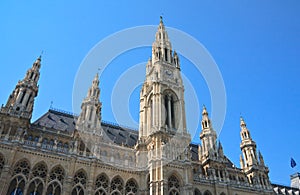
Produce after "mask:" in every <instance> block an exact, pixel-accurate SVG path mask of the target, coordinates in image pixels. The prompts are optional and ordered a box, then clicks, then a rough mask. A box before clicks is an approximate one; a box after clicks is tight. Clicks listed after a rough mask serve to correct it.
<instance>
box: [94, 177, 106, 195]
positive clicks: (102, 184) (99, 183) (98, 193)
mask: <svg viewBox="0 0 300 195" xmlns="http://www.w3.org/2000/svg"><path fill="white" fill-rule="evenodd" d="M108 192H109V180H108V177H107V176H106V175H105V174H104V173H102V174H100V175H99V176H98V177H97V178H96V182H95V195H105V194H108Z"/></svg>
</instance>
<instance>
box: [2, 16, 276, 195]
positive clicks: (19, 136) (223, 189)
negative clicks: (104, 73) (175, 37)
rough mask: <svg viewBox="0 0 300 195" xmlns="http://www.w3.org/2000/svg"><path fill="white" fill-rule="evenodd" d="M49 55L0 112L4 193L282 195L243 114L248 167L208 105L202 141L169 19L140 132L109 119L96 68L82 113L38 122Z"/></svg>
mask: <svg viewBox="0 0 300 195" xmlns="http://www.w3.org/2000/svg"><path fill="white" fill-rule="evenodd" d="M40 67H41V57H39V58H38V59H37V60H36V61H35V62H34V63H33V66H32V67H31V68H30V69H29V70H28V71H27V73H26V76H25V78H24V79H23V80H22V81H19V82H18V84H17V85H16V88H15V90H14V91H13V92H12V94H11V95H10V96H9V98H8V101H7V104H6V105H4V106H2V107H1V111H0V173H1V175H0V194H1V195H11V194H16V195H17V194H18V195H21V194H30V195H31V194H39V195H50V194H52V195H59V194H72V195H84V194H95V195H100V194H101V195H102V194H114V195H118V194H151V195H154V194H155V195H162V194H183V195H185V194H186V195H192V194H195V195H200V194H204V195H210V194H217V195H225V194H227V195H237V194H238V195H246V194H266V195H267V194H274V191H273V187H272V184H271V183H270V180H269V177H268V172H269V170H268V167H267V166H266V165H265V163H264V160H263V156H262V154H260V153H257V151H256V143H255V142H254V141H253V140H252V138H251V136H250V131H249V130H248V128H247V127H246V123H245V121H244V120H243V119H242V118H241V124H240V125H241V139H242V141H241V146H240V147H241V152H242V155H241V157H240V162H241V168H237V167H236V166H235V165H233V163H232V162H231V161H230V160H229V159H228V158H227V157H226V156H225V154H224V153H223V148H222V145H221V143H220V142H217V135H216V132H215V130H214V129H213V126H212V122H211V120H210V118H209V115H208V112H207V110H206V108H205V107H204V108H203V112H202V121H201V125H202V132H201V134H200V135H199V136H200V139H201V144H199V145H194V144H190V142H191V137H190V134H189V132H188V130H187V128H186V115H185V102H184V86H183V82H182V78H181V70H180V60H179V57H178V55H177V53H176V52H175V51H173V50H172V45H171V42H170V40H169V38H168V34H167V32H166V30H165V26H164V24H163V21H162V20H161V21H160V23H159V26H158V30H157V33H156V36H155V41H154V43H153V46H152V58H151V59H149V61H148V63H147V65H146V78H145V82H144V84H143V86H142V89H141V92H140V124H139V131H136V130H132V129H129V128H124V127H122V126H119V125H116V124H110V123H107V122H103V121H101V118H102V117H101V107H102V103H101V102H100V101H99V99H100V89H99V79H98V74H96V76H95V78H94V80H93V82H92V85H91V87H90V88H89V89H88V93H87V96H86V98H85V99H84V100H83V102H82V105H81V113H80V115H79V116H76V115H73V114H70V113H66V112H62V111H59V110H55V109H50V110H49V111H48V112H47V113H45V114H44V115H43V116H41V117H40V118H39V119H37V120H36V121H35V122H33V123H31V122H30V120H31V116H32V111H33V104H34V98H35V97H36V96H37V93H38V80H39V75H40Z"/></svg>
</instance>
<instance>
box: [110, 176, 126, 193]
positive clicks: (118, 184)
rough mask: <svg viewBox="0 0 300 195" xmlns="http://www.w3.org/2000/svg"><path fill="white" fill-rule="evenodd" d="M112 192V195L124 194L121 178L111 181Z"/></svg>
mask: <svg viewBox="0 0 300 195" xmlns="http://www.w3.org/2000/svg"><path fill="white" fill-rule="evenodd" d="M110 186H111V192H112V194H122V192H123V186H124V184H123V181H122V179H121V178H120V177H115V178H114V179H113V180H112V181H111V184H110Z"/></svg>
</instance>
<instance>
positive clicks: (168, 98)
mask: <svg viewBox="0 0 300 195" xmlns="http://www.w3.org/2000/svg"><path fill="white" fill-rule="evenodd" d="M164 94H165V95H164V106H165V117H166V121H165V124H166V126H167V127H168V128H169V129H172V130H176V129H177V128H178V124H177V123H178V121H177V120H179V118H180V116H179V115H180V114H181V113H180V112H178V111H177V109H178V101H177V100H178V98H177V96H176V95H175V93H173V92H172V91H167V92H165V93H164Z"/></svg>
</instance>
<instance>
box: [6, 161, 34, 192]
mask: <svg viewBox="0 0 300 195" xmlns="http://www.w3.org/2000/svg"><path fill="white" fill-rule="evenodd" d="M29 172H30V164H29V162H28V161H27V160H26V159H22V160H20V161H18V162H17V163H16V164H15V166H14V169H13V175H12V176H13V177H12V180H11V182H10V184H9V188H8V191H7V195H11V194H14V195H17V194H20V195H21V194H23V193H24V189H25V183H26V181H27V179H28V177H29Z"/></svg>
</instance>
